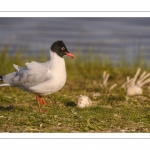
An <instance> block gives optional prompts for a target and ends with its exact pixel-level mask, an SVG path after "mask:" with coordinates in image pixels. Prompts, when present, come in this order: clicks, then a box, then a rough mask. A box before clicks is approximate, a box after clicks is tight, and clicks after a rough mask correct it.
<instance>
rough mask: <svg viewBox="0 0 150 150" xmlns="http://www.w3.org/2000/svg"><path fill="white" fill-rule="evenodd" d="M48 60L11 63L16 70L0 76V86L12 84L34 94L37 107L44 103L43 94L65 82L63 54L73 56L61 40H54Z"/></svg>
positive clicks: (47, 93)
mask: <svg viewBox="0 0 150 150" xmlns="http://www.w3.org/2000/svg"><path fill="white" fill-rule="evenodd" d="M49 52H50V60H49V61H47V62H44V63H40V62H35V61H31V63H29V62H27V63H25V65H26V67H20V66H18V65H15V64H13V66H14V68H15V69H16V70H17V71H16V72H12V73H9V74H6V75H3V76H0V80H1V81H3V84H0V86H14V87H19V88H20V89H22V90H24V91H27V92H30V93H33V94H35V95H36V100H37V103H38V109H39V111H40V112H43V111H42V110H41V108H40V103H42V104H43V105H46V102H45V100H44V96H45V95H49V94H51V93H54V92H57V91H59V90H60V89H61V88H62V87H63V86H64V85H65V82H66V78H67V75H66V67H65V60H64V58H63V56H64V55H68V56H70V57H71V58H74V55H73V54H72V53H70V52H69V51H68V49H67V47H66V45H65V44H64V42H63V41H61V40H60V41H56V42H54V43H53V44H52V45H51V47H50V51H49Z"/></svg>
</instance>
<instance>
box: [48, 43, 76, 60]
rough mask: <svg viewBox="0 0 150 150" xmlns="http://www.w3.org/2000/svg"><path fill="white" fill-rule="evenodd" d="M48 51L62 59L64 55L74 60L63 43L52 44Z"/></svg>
mask: <svg viewBox="0 0 150 150" xmlns="http://www.w3.org/2000/svg"><path fill="white" fill-rule="evenodd" d="M50 49H51V51H53V52H55V53H57V54H58V55H59V56H60V57H63V56H64V55H68V56H70V57H72V58H74V55H73V54H72V53H70V52H69V51H68V50H67V47H66V45H65V44H64V42H63V41H56V42H54V43H53V44H52V46H51V47H50Z"/></svg>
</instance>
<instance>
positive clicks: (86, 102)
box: [77, 95, 92, 108]
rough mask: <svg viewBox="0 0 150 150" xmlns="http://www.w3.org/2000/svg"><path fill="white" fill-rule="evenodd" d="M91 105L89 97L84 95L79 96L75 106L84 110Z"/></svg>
mask: <svg viewBox="0 0 150 150" xmlns="http://www.w3.org/2000/svg"><path fill="white" fill-rule="evenodd" d="M91 105H92V101H91V100H90V98H89V97H87V96H85V95H80V97H79V98H78V104H77V106H78V107H80V108H84V107H88V106H91Z"/></svg>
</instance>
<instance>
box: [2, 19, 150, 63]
mask: <svg viewBox="0 0 150 150" xmlns="http://www.w3.org/2000/svg"><path fill="white" fill-rule="evenodd" d="M56 40H63V41H64V42H65V43H66V46H67V48H68V50H69V51H70V52H72V53H73V52H74V51H76V50H77V49H78V50H80V51H81V52H82V53H86V52H87V51H89V50H91V51H93V53H94V54H102V55H104V56H109V57H110V58H111V59H112V60H119V59H120V58H121V57H122V55H125V57H126V58H127V60H128V61H132V60H133V59H137V56H138V54H139V53H140V54H142V55H143V57H144V59H145V61H147V62H149V58H150V18H55V17H54V18H0V52H1V51H2V50H3V48H4V46H6V45H9V53H10V54H12V55H13V54H15V53H16V51H18V50H19V49H22V50H23V52H24V53H28V50H30V55H36V54H38V53H39V52H40V51H41V50H44V51H46V53H48V50H49V48H50V46H51V44H52V43H53V42H54V41H56Z"/></svg>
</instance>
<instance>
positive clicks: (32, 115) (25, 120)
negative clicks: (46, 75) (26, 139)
mask: <svg viewBox="0 0 150 150" xmlns="http://www.w3.org/2000/svg"><path fill="white" fill-rule="evenodd" d="M7 49H8V48H7V47H6V48H4V50H3V51H2V52H1V54H0V66H1V67H0V68H1V70H0V74H2V75H3V74H7V73H9V72H13V71H14V68H13V66H12V64H13V63H15V64H18V65H20V66H24V63H25V62H27V61H31V60H35V61H41V62H44V61H46V60H47V59H48V57H47V56H45V55H44V54H42V57H40V55H38V56H34V57H23V56H22V53H16V55H14V56H10V55H8V52H7ZM75 55H76V58H75V59H70V58H67V57H65V59H66V68H67V75H68V79H67V82H66V85H65V86H64V87H63V88H62V89H61V90H60V91H59V92H57V93H54V94H51V95H48V96H46V97H45V99H46V101H47V106H46V107H45V106H43V109H46V110H47V113H39V112H38V108H37V103H36V100H35V95H34V94H31V93H26V92H24V91H22V90H20V89H19V88H11V87H0V132H13V133H18V132H19V133H20V132H30V133H31V132H43V133H50V132H53V133H56V132H61V133H64V132H65V133H66V132H69V133H70V132H71V133H73V132H76V133H78V132H88V133H91V132H98V133H99V132H104V133H105V132H119V133H120V132H143V133H146V132H150V96H149V94H150V92H149V90H148V88H147V86H145V87H144V94H143V95H142V96H134V97H129V98H128V99H127V98H126V93H125V90H124V89H121V88H120V86H121V85H122V84H123V83H124V82H125V80H126V76H127V75H129V76H133V75H134V74H135V72H136V70H137V68H138V67H141V68H142V70H146V71H147V72H148V71H149V68H148V66H147V65H145V64H144V62H143V61H142V59H140V60H138V61H137V62H133V64H130V65H129V64H128V63H127V62H126V60H125V59H123V60H122V61H120V62H119V63H118V64H117V65H114V64H113V63H112V62H111V60H109V59H108V58H105V59H104V57H103V56H101V55H97V56H94V55H92V56H91V55H89V54H87V55H86V56H83V55H81V54H80V53H76V54H75ZM83 57H84V58H83ZM103 71H107V73H109V74H110V75H111V76H110V78H109V84H108V87H109V86H110V85H112V84H113V83H115V82H117V84H118V86H117V87H116V88H115V89H114V90H112V91H111V92H108V89H107V88H101V87H100V83H101V78H102V74H103ZM95 93H99V94H100V95H99V96H94V94H95ZM80 94H83V95H87V96H88V97H90V98H91V100H92V102H93V103H92V106H91V107H87V108H83V109H80V108H78V107H77V106H76V104H77V99H78V96H79V95H80Z"/></svg>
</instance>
